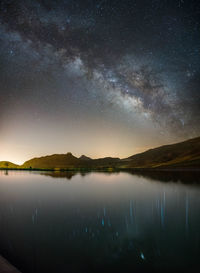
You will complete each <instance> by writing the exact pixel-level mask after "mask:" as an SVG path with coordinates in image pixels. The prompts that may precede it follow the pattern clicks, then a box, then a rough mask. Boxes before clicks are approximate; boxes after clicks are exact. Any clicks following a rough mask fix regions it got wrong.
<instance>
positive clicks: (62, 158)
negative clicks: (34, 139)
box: [0, 137, 200, 170]
mask: <svg viewBox="0 0 200 273" xmlns="http://www.w3.org/2000/svg"><path fill="white" fill-rule="evenodd" d="M0 168H1V169H2V168H3V169H5V168H6V169H57V170H58V169H63V170H67V169H84V168H86V169H101V168H118V169H138V168H140V169H148V168H150V169H156V168H199V169H200V137H196V138H192V139H189V140H185V141H182V142H178V143H174V144H168V145H163V146H159V147H156V148H152V149H149V150H147V151H145V152H142V153H138V154H135V155H132V156H130V157H127V158H124V159H120V158H117V157H104V158H98V159H92V158H90V157H87V156H85V155H82V156H80V157H79V158H78V157H75V156H74V155H73V154H72V153H70V152H68V153H66V154H52V155H47V156H41V157H35V158H32V159H30V160H27V161H25V162H24V163H23V164H22V165H17V164H14V163H12V162H9V161H1V162H0Z"/></svg>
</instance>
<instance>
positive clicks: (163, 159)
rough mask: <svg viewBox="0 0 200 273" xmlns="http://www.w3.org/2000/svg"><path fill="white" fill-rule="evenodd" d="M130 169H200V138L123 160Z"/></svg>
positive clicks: (151, 150) (124, 165)
mask: <svg viewBox="0 0 200 273" xmlns="http://www.w3.org/2000/svg"><path fill="white" fill-rule="evenodd" d="M123 161H124V163H123V164H122V166H123V167H128V168H163V167H166V168H167V167H170V168H175V167H179V168H180V167H181V168H182V167H183V168H187V167H189V168H196V167H198V168H200V137H197V138H193V139H190V140H187V141H184V142H180V143H176V144H171V145H165V146H161V147H158V148H155V149H150V150H148V151H146V152H143V153H140V154H136V155H133V156H130V157H129V158H127V159H124V160H123Z"/></svg>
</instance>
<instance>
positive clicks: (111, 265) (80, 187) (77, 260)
mask: <svg viewBox="0 0 200 273" xmlns="http://www.w3.org/2000/svg"><path fill="white" fill-rule="evenodd" d="M55 175H56V176H55ZM60 175H61V176H60ZM65 175H67V176H65ZM52 177H53V178H60V180H59V181H60V183H57V180H55V179H52ZM65 177H66V178H67V179H69V181H68V182H69V183H66V181H65V179H63V178H65ZM157 177H158V176H157ZM169 177H171V176H169ZM170 179H171V178H170ZM175 179H177V176H176V178H175ZM160 181H162V180H160ZM165 181H166V180H165ZM167 181H173V180H168V179H167ZM167 181H166V182H167ZM175 181H180V180H179V179H178V180H175ZM188 181H189V180H188ZM190 181H191V182H196V181H197V180H193V178H191V179H190ZM0 251H1V253H2V254H3V255H4V256H6V257H7V258H8V259H9V260H11V261H12V262H14V263H15V264H16V265H18V267H19V268H20V269H21V270H22V272H30V273H31V272H38V273H45V272H88V273H89V272H94V273H95V272H102V271H104V272H105V271H109V272H149V271H153V272H174V271H176V272H178V271H181V272H183V271H185V270H188V271H189V272H192V271H194V272H195V270H196V272H199V269H200V266H199V253H200V188H199V187H198V186H197V185H183V184H180V183H163V182H158V180H155V179H154V180H153V178H152V176H150V179H149V177H148V176H145V177H144V176H141V174H138V175H134V174H128V173H112V174H109V175H108V174H104V173H87V174H86V173H84V174H81V173H71V172H70V173H67V174H66V172H62V173H56V174H55V173H46V172H45V173H44V172H43V173H41V174H40V173H38V172H34V173H32V172H30V173H27V172H13V173H10V175H9V176H5V175H4V174H3V173H2V176H0Z"/></svg>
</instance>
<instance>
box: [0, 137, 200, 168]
mask: <svg viewBox="0 0 200 273" xmlns="http://www.w3.org/2000/svg"><path fill="white" fill-rule="evenodd" d="M199 137H200V136H197V137H195V138H199ZM190 139H193V138H188V139H184V140H182V141H179V142H175V143H168V144H163V145H161V146H156V147H150V148H148V149H146V150H144V151H141V152H138V153H135V154H131V155H128V156H126V157H119V156H112V155H108V156H100V157H91V156H89V155H88V154H80V155H76V154H74V153H73V152H70V151H68V152H66V153H52V154H43V155H37V156H34V157H31V158H28V159H26V160H25V161H23V162H20V163H16V162H14V161H10V160H0V162H3V161H8V162H10V163H14V164H15V165H19V166H20V165H23V164H24V163H25V162H26V161H28V160H30V159H34V158H41V157H46V156H51V155H66V154H72V155H73V156H74V157H76V158H80V157H81V156H86V157H89V158H91V159H100V158H106V157H111V158H119V159H120V160H122V159H126V158H128V157H130V156H134V155H137V154H140V153H143V152H146V151H148V150H150V149H156V148H160V147H163V146H166V145H173V144H179V143H182V142H185V141H188V140H190Z"/></svg>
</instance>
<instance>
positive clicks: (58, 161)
mask: <svg viewBox="0 0 200 273" xmlns="http://www.w3.org/2000/svg"><path fill="white" fill-rule="evenodd" d="M117 161H120V159H116V158H102V159H94V160H92V159H88V160H85V158H84V159H80V158H77V157H75V156H73V155H72V154H71V153H68V154H55V155H50V156H44V157H40V158H33V159H31V160H28V161H26V162H25V163H24V164H23V165H22V166H21V167H22V168H30V167H31V168H41V169H53V168H59V169H66V168H97V167H109V166H113V165H114V164H115V162H117Z"/></svg>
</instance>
